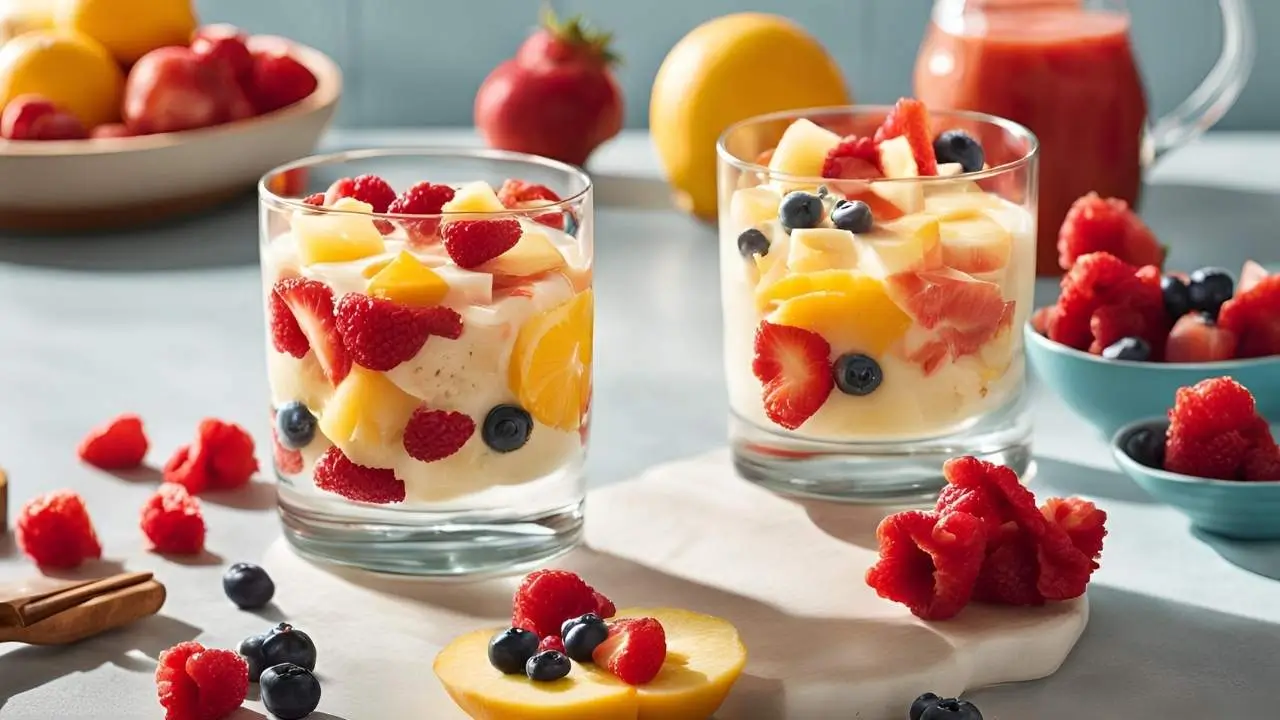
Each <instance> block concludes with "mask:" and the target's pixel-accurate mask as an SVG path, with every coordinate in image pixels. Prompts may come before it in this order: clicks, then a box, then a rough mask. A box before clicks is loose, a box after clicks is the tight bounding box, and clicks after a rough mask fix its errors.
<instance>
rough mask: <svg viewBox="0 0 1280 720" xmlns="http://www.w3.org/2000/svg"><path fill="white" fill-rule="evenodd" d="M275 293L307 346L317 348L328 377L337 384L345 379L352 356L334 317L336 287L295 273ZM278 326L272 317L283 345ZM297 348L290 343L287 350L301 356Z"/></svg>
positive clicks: (276, 286) (316, 352) (293, 341)
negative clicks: (333, 288) (295, 275)
mask: <svg viewBox="0 0 1280 720" xmlns="http://www.w3.org/2000/svg"><path fill="white" fill-rule="evenodd" d="M272 294H274V295H276V296H278V297H279V299H280V301H281V302H282V303H283V304H284V306H285V308H286V309H287V310H288V311H289V314H290V316H292V317H293V320H294V324H295V325H296V327H297V328H298V332H299V333H300V334H301V336H302V337H304V338H305V339H306V341H307V346H308V347H309V348H310V349H311V350H312V351H313V352H315V354H316V360H318V361H319V362H320V369H321V370H323V371H324V375H325V377H326V378H328V379H329V382H330V383H332V384H334V385H337V384H338V383H340V382H342V380H343V378H345V377H346V376H347V373H348V372H349V371H350V370H351V356H350V355H348V354H347V350H346V348H345V347H344V346H343V344H342V336H341V334H339V332H338V327H337V323H336V322H335V319H334V307H333V290H331V289H330V288H329V286H328V285H325V284H324V283H322V282H320V281H318V280H310V279H308V278H301V277H294V278H285V279H283V280H280V281H279V282H277V283H276V284H275V287H274V288H273V289H272ZM283 324H284V323H283V322H281V325H283ZM276 330H277V323H276V321H274V320H273V322H272V337H273V338H276V339H277V347H280V345H279V343H278V337H279V336H278V334H277V332H276ZM289 330H290V333H289V338H288V339H289V341H290V342H291V343H296V342H297V337H296V336H293V335H292V333H291V328H289ZM296 349H297V347H291V348H290V349H289V350H287V352H289V354H290V355H293V356H294V357H300V356H299V355H297V353H296V352H294V350H296ZM283 351H285V350H282V352H283ZM303 354H304V355H305V353H303Z"/></svg>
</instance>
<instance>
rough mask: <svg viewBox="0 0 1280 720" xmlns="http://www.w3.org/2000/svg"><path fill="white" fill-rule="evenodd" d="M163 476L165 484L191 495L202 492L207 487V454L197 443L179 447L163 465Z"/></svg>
mask: <svg viewBox="0 0 1280 720" xmlns="http://www.w3.org/2000/svg"><path fill="white" fill-rule="evenodd" d="M163 476H164V481H165V482H167V483H175V484H178V485H181V486H182V487H184V488H186V489H187V492H189V493H191V494H193V495H194V494H198V493H201V492H204V490H205V489H206V488H208V487H209V462H208V453H207V452H206V451H205V450H204V448H203V447H201V445H200V443H199V441H197V442H196V443H194V444H192V445H181V446H179V447H178V449H177V450H174V451H173V455H171V456H169V460H168V462H166V463H165V464H164V471H163Z"/></svg>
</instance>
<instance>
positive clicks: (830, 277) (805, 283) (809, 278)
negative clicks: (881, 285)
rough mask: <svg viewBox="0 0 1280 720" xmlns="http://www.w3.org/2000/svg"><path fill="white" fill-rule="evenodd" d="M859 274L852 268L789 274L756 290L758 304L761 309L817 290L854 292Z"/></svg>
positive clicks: (857, 284) (857, 285)
mask: <svg viewBox="0 0 1280 720" xmlns="http://www.w3.org/2000/svg"><path fill="white" fill-rule="evenodd" d="M859 284H860V283H859V282H858V280H857V276H856V275H855V274H854V273H853V272H852V271H850V270H819V271H817V272H809V273H796V274H795V275H788V276H786V277H784V278H782V279H781V280H779V281H778V282H775V283H772V284H770V285H762V286H761V287H760V288H759V289H758V290H756V304H757V305H758V306H759V307H760V309H761V310H764V309H765V308H767V307H769V306H770V305H772V304H773V303H778V302H782V301H783V300H790V299H791V298H793V297H799V296H801V295H808V294H809V293H815V292H824V291H827V292H846V293H848V292H854V291H855V290H856V288H857V287H859Z"/></svg>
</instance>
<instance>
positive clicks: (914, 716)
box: [910, 692, 942, 720]
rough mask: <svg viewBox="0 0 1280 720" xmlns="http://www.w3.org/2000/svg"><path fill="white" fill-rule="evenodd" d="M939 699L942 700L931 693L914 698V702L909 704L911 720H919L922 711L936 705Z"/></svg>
mask: <svg viewBox="0 0 1280 720" xmlns="http://www.w3.org/2000/svg"><path fill="white" fill-rule="evenodd" d="M941 699H942V698H940V697H938V696H937V695H935V694H933V693H931V692H930V693H925V694H923V695H921V696H920V697H918V698H916V699H915V701H914V702H912V703H911V713H910V717H911V720H920V716H921V715H924V711H925V710H928V709H929V708H931V707H933V706H934V705H937V704H938V701H939V700H941Z"/></svg>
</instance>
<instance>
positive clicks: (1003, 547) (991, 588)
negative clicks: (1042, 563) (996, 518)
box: [973, 525, 1044, 605]
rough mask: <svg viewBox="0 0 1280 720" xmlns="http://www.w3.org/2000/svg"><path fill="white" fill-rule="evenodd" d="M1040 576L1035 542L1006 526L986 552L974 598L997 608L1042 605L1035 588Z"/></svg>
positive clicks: (1021, 531) (1042, 601)
mask: <svg viewBox="0 0 1280 720" xmlns="http://www.w3.org/2000/svg"><path fill="white" fill-rule="evenodd" d="M1039 576H1040V567H1039V564H1038V562H1037V559H1036V542H1035V539H1034V538H1032V537H1031V536H1030V535H1029V534H1028V533H1027V532H1026V531H1025V530H1022V529H1020V528H1018V527H1017V526H1016V525H1008V526H1005V527H1004V528H1002V529H1001V531H1000V533H999V534H998V535H997V536H996V537H995V539H994V541H993V542H992V543H991V548H990V549H989V550H988V551H987V557H986V560H984V561H983V563H982V570H981V572H979V573H978V579H977V581H976V583H975V585H974V590H973V597H974V599H975V600H978V601H980V602H985V603H993V604H997V605H1043V604H1044V596H1043V595H1041V594H1040V591H1039V589H1037V588H1036V582H1037V580H1038V578H1039Z"/></svg>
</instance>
